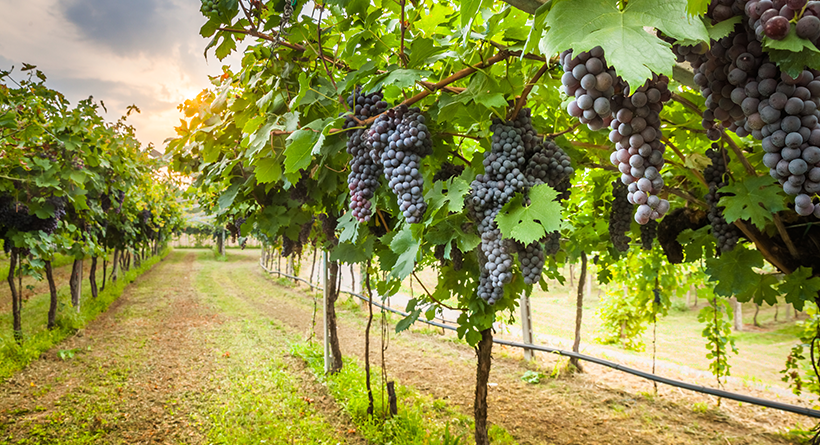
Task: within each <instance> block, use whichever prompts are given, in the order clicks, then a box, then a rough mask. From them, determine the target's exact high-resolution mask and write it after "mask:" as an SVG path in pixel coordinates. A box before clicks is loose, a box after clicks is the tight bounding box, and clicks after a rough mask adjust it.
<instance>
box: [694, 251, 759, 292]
mask: <svg viewBox="0 0 820 445" xmlns="http://www.w3.org/2000/svg"><path fill="white" fill-rule="evenodd" d="M759 267H763V256H762V255H760V252H758V251H757V250H749V249H747V248H746V247H744V246H743V245H741V244H739V245H737V246H735V248H734V249H733V250H732V251H731V252H725V253H723V254H722V255H721V256H720V257H718V258H709V259H708V260H706V273H707V274H709V280H710V281H716V282H717V284H716V285H715V294H717V295H720V296H722V297H731V296H733V295H743V294H746V293H748V292H749V291H750V289H752V287H753V286H754V285H755V283H757V282H759V281H760V278H759V277H758V274H757V272H755V271H754V269H753V268H759Z"/></svg>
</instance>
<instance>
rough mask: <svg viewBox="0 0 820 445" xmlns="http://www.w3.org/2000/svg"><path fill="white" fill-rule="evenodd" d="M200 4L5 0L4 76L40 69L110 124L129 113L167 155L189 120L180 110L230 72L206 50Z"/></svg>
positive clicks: (180, 0) (0, 46)
mask: <svg viewBox="0 0 820 445" xmlns="http://www.w3.org/2000/svg"><path fill="white" fill-rule="evenodd" d="M199 6H200V2H199V0H25V1H20V0H0V69H6V70H7V69H9V68H11V67H12V66H14V67H15V71H14V74H12V77H15V78H18V79H19V78H22V77H23V75H22V74H21V73H20V71H19V68H20V67H21V66H22V63H24V62H25V63H30V64H32V65H36V66H37V68H38V69H40V70H41V71H43V73H44V74H45V75H46V76H47V78H48V80H47V82H46V86H48V87H50V88H53V89H56V90H58V91H60V92H62V93H63V94H65V95H66V97H67V98H68V100H69V101H70V102H71V104H72V105H74V104H76V103H77V102H78V101H79V100H82V99H86V98H88V96H93V97H94V99H95V100H97V101H99V100H102V101H103V102H104V103H105V106H106V108H107V109H108V113H105V112H104V110H102V109H100V113H101V114H102V115H103V117H104V118H105V119H106V120H108V121H116V120H117V119H118V118H119V117H120V116H122V115H124V114H125V112H126V107H128V106H129V105H131V104H134V105H137V106H138V107H139V108H140V110H141V111H142V113H140V114H137V115H135V114H132V115H131V117H129V118H128V122H130V123H131V124H132V125H134V127H135V128H136V129H137V137H138V138H139V139H140V141H141V142H142V143H143V144H144V145H147V144H148V143H149V142H152V143H154V145H155V147H156V148H157V149H159V150H160V151H162V149H163V148H164V145H165V144H164V143H163V141H164V140H165V139H166V138H169V137H172V136H174V129H173V127H174V126H176V125H179V119H180V118H182V117H183V115H182V113H181V112H179V110H177V108H176V107H177V105H179V104H180V103H181V102H183V101H184V100H185V99H188V98H192V97H194V96H196V95H197V94H198V93H199V92H200V91H201V90H202V89H203V88H206V87H208V86H210V83H209V81H208V77H207V76H208V75H217V74H221V73H222V65H223V64H231V65H233V66H238V65H239V60H240V57H241V56H240V55H239V54H237V53H234V55H232V56H229V57H228V58H227V59H225V60H224V61H219V60H218V59H216V57H215V56H214V55H213V50H211V51H210V53H209V56H208V59H207V60H206V59H205V57H204V55H203V50H204V49H205V46H207V44H208V39H205V38H203V37H201V36H200V35H199V28H200V26H202V24H204V23H205V17H203V16H202V15H201V14H200V12H199Z"/></svg>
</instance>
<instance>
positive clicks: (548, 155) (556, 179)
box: [519, 139, 575, 284]
mask: <svg viewBox="0 0 820 445" xmlns="http://www.w3.org/2000/svg"><path fill="white" fill-rule="evenodd" d="M574 171H575V170H574V169H573V168H572V161H571V160H570V158H569V156H568V155H567V154H566V153H564V150H562V149H561V147H559V146H558V145H557V144H556V143H555V142H554V141H552V140H551V139H545V140H544V141H543V142H542V143H541V145H540V146H539V150H538V151H536V152H535V153H534V154H533V155H532V157H530V159H529V161H528V162H527V168H526V172H525V176H526V178H527V184H528V186H529V187H533V186H536V185H539V184H547V185H549V186H550V187H552V188H553V189H555V191H556V192H558V197H557V198H556V199H557V200H558V201H559V202H560V201H563V200H566V199H569V195H570V186H571V184H570V181H569V179H570V176H572V173H573V172H574ZM543 241H544V254H545V255H547V256H551V255H555V254H556V253H557V252H558V250H559V249H560V248H561V234H560V233H559V232H558V231H554V232H550V233H548V234H547V236H546V237H545V239H544V240H543ZM520 252H521V250H520V249H519V253H520ZM520 259H521V256H520V254H519V260H520ZM541 265H542V267H543V258H542V259H541ZM537 272H538V273H537V275H538V276H539V277H540V275H541V269H538V270H537ZM535 282H537V279H536V280H535ZM528 284H530V283H528Z"/></svg>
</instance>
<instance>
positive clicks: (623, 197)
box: [609, 181, 633, 252]
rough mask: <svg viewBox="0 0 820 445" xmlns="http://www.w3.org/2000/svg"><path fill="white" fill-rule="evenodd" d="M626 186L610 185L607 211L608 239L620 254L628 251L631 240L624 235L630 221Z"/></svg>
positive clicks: (630, 208)
mask: <svg viewBox="0 0 820 445" xmlns="http://www.w3.org/2000/svg"><path fill="white" fill-rule="evenodd" d="M628 193H629V190H627V186H626V185H625V184H624V183H623V182H621V181H614V182H613V183H612V196H613V197H614V198H615V199H613V200H612V209H611V210H610V211H609V239H610V240H612V245H614V246H615V248H616V249H618V250H619V251H621V252H626V251H627V250H629V242H630V241H632V239H631V238H630V237H629V236H628V235H627V234H626V233H627V232H629V226H630V225H631V221H632V209H633V207H632V204H630V203H629V199H628V198H627V194H628Z"/></svg>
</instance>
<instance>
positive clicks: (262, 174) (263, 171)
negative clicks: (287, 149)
mask: <svg viewBox="0 0 820 445" xmlns="http://www.w3.org/2000/svg"><path fill="white" fill-rule="evenodd" d="M255 165H256V170H255V171H254V173H255V175H256V182H257V183H259V184H267V183H270V182H276V181H278V180H279V179H280V178H281V177H282V166H281V165H280V164H279V162H277V160H276V158H273V157H268V158H262V159H260V160H259V161H257V162H256V164H255Z"/></svg>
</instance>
